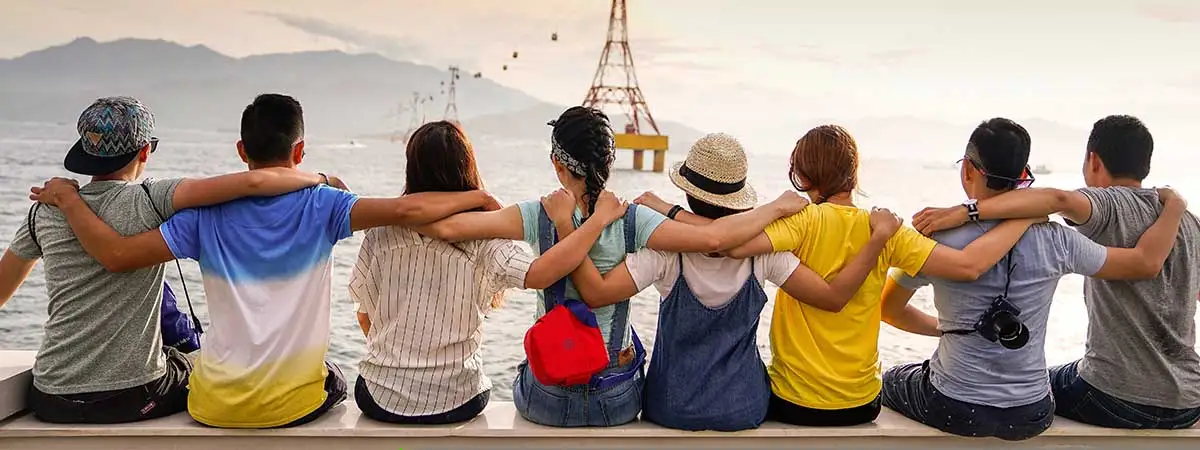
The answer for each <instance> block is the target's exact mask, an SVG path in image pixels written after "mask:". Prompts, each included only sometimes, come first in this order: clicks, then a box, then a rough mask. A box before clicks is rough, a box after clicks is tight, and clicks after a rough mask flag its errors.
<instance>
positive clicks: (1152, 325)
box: [1078, 187, 1200, 409]
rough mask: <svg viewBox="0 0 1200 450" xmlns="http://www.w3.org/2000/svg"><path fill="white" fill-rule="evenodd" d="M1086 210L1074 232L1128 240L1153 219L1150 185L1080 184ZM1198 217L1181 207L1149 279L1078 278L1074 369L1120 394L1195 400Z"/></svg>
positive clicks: (1154, 400)
mask: <svg viewBox="0 0 1200 450" xmlns="http://www.w3.org/2000/svg"><path fill="white" fill-rule="evenodd" d="M1080 192H1082V193H1083V194H1084V195H1086V196H1087V197H1088V199H1090V200H1091V201H1092V216H1091V218H1089V219H1088V221H1087V222H1086V223H1083V224H1080V225H1078V230H1079V232H1081V233H1083V234H1084V235H1085V236H1087V237H1089V238H1091V239H1092V240H1094V241H1096V242H1098V243H1100V244H1103V245H1107V246H1110V247H1134V246H1136V245H1137V241H1138V238H1140V237H1141V235H1142V233H1144V232H1145V231H1146V229H1147V228H1150V225H1153V224H1154V221H1155V220H1158V215H1159V213H1160V212H1161V211H1162V206H1161V204H1160V203H1159V202H1158V193H1157V192H1155V191H1154V190H1153V189H1137V188H1128V187H1109V188H1086V189H1081V190H1080ZM1198 272H1200V222H1198V221H1197V220H1196V216H1193V215H1191V214H1185V215H1184V216H1183V220H1182V221H1181V222H1180V226H1179V236H1178V237H1177V238H1176V239H1175V247H1174V249H1172V250H1171V254H1170V255H1169V256H1168V257H1167V261H1166V263H1165V264H1163V269H1162V274H1161V275H1160V276H1159V277H1158V278H1155V279H1153V280H1144V281H1105V280H1098V279H1093V278H1089V279H1088V280H1087V282H1086V283H1085V284H1084V291H1083V293H1084V294H1083V295H1084V301H1085V302H1086V303H1087V309H1088V334H1087V336H1088V338H1087V347H1086V350H1085V351H1084V355H1083V360H1082V362H1080V364H1079V376H1080V377H1083V379H1084V380H1085V381H1087V382H1088V383H1089V384H1091V385H1092V386H1095V387H1096V389H1099V390H1101V391H1103V392H1104V393H1106V394H1109V395H1112V396H1114V397H1117V398H1120V399H1122V400H1125V401H1129V402H1134V403H1140V404H1143V405H1150V406H1158V407H1161V408H1171V409H1185V408H1195V407H1200V356H1197V355H1196V349H1195V346H1196V322H1195V320H1196V300H1197V295H1198V294H1200V273H1198Z"/></svg>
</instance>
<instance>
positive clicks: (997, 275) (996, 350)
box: [892, 221, 1108, 408]
mask: <svg viewBox="0 0 1200 450" xmlns="http://www.w3.org/2000/svg"><path fill="white" fill-rule="evenodd" d="M998 223H999V222H997V221H983V222H979V223H971V224H967V225H964V226H962V227H959V228H956V229H953V230H947V231H942V232H938V233H934V234H933V236H932V237H933V238H934V239H935V240H937V241H938V242H939V243H941V244H944V245H947V246H950V247H953V248H956V249H962V248H964V247H966V246H967V244H970V243H971V242H972V241H974V240H975V238H978V237H979V236H981V235H983V233H985V232H986V231H987V230H990V229H991V228H992V227H994V226H996V225H997V224H998ZM1011 255H1012V261H1013V262H1014V263H1015V267H1014V268H1013V272H1012V278H1011V284H1010V285H1009V289H1008V301H1009V303H1011V304H1012V305H1013V306H1016V307H1017V308H1018V309H1020V310H1021V314H1020V317H1019V318H1020V320H1021V322H1022V323H1024V324H1025V326H1026V327H1028V328H1029V333H1030V336H1029V342H1027V343H1026V344H1025V346H1024V347H1021V348H1019V349H1013V350H1010V349H1007V348H1004V346H1002V345H1000V343H999V342H991V341H989V340H987V339H985V338H984V337H983V336H980V335H979V333H976V332H971V333H969V334H944V335H942V337H941V339H940V340H938V347H937V350H935V351H934V352H933V356H932V357H930V361H929V368H930V372H931V373H930V377H929V380H930V382H931V383H932V384H933V386H934V387H935V388H937V390H938V391H940V392H941V393H942V394H944V395H946V396H947V397H950V398H953V399H956V400H959V401H963V402H967V403H974V404H977V405H988V406H995V407H998V408H1011V407H1014V406H1022V405H1028V404H1031V403H1034V402H1037V401H1039V400H1042V399H1043V398H1045V397H1046V396H1047V395H1049V394H1050V380H1049V376H1048V373H1047V372H1046V351H1045V344H1046V323H1047V321H1048V319H1049V317H1050V302H1051V301H1052V300H1053V299H1054V290H1055V288H1057V286H1058V280H1059V278H1061V277H1062V276H1063V275H1067V274H1072V273H1076V274H1080V275H1085V276H1091V275H1093V274H1095V273H1096V272H1098V271H1099V270H1100V268H1101V267H1103V266H1104V262H1105V260H1106V259H1107V258H1108V249H1106V248H1105V247H1104V246H1101V245H1099V244H1097V243H1095V242H1092V241H1091V240H1089V239H1088V238H1086V237H1084V236H1083V235H1082V234H1079V233H1077V232H1075V231H1074V230H1072V229H1069V228H1067V227H1065V226H1062V225H1059V224H1057V223H1045V224H1036V225H1033V226H1031V227H1029V231H1026V232H1025V235H1024V236H1022V237H1021V240H1020V241H1018V242H1017V245H1016V246H1015V247H1013V251H1012V254H1011ZM1008 266H1009V259H1008V257H1005V258H1003V259H1001V260H1000V262H999V263H998V264H996V265H995V266H993V267H992V268H991V269H990V270H988V271H987V272H985V273H984V274H983V275H982V276H981V277H979V279H978V280H976V281H974V282H955V281H948V280H942V279H939V278H932V277H926V276H923V275H918V276H917V277H909V276H908V275H905V274H903V273H898V272H893V273H892V278H893V279H895V280H896V282H897V283H898V284H899V285H900V286H903V287H905V288H907V289H917V288H920V287H922V286H927V285H930V284H932V285H933V303H934V306H936V307H937V312H938V328H939V329H940V330H942V331H950V330H974V326H975V322H976V321H978V320H979V317H980V316H981V315H982V314H983V313H984V312H985V311H987V309H988V308H989V307H990V306H991V304H992V301H993V300H995V298H996V297H997V296H999V295H1000V294H1003V293H1004V284H1005V281H1006V280H1007V277H1006V273H1007V271H1008Z"/></svg>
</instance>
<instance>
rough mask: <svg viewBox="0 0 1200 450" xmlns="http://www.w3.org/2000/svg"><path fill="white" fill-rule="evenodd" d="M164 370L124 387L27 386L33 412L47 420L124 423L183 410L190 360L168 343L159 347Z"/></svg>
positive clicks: (52, 421)
mask: <svg viewBox="0 0 1200 450" xmlns="http://www.w3.org/2000/svg"><path fill="white" fill-rule="evenodd" d="M163 352H164V353H165V354H166V357H167V373H166V374H165V375H163V376H162V377H161V378H159V379H157V380H154V381H151V382H149V383H146V384H143V385H141V386H135V387H131V388H126V389H118V390H113V391H103V392H88V393H83V394H67V395H53V394H47V393H44V392H42V391H39V390H38V389H37V388H36V387H33V386H32V385H31V386H30V387H29V408H30V409H31V410H33V416H34V417H36V418H37V419H38V420H41V421H43V422H51V423H97V424H112V423H127V422H137V421H140V420H149V419H157V418H159V417H166V416H169V415H172V414H175V413H179V412H183V411H187V398H188V376H190V375H191V373H192V362H191V361H190V360H188V359H187V357H185V356H184V355H183V353H180V352H179V350H176V349H174V348H171V347H163Z"/></svg>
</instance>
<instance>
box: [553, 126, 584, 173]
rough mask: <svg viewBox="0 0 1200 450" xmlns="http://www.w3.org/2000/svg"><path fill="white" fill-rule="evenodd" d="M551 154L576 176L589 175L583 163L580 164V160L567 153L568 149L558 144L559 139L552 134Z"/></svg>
mask: <svg viewBox="0 0 1200 450" xmlns="http://www.w3.org/2000/svg"><path fill="white" fill-rule="evenodd" d="M550 155H551V156H553V157H554V159H555V160H556V161H558V162H559V163H560V164H562V165H564V166H566V167H567V170H568V171H570V172H571V173H573V174H575V176H577V177H583V176H587V172H585V171H584V170H583V164H580V163H579V160H577V159H575V157H573V156H571V154H570V153H567V151H566V150H564V149H563V148H562V146H561V145H559V144H558V140H557V139H554V136H550Z"/></svg>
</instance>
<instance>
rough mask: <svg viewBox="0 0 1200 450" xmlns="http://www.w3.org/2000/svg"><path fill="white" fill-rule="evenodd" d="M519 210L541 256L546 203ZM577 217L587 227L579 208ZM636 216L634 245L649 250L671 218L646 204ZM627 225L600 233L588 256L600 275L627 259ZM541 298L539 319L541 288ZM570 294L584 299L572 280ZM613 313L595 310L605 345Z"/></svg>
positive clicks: (539, 308)
mask: <svg viewBox="0 0 1200 450" xmlns="http://www.w3.org/2000/svg"><path fill="white" fill-rule="evenodd" d="M517 207H518V208H520V210H521V221H522V226H523V227H524V229H525V242H526V243H528V244H529V245H530V246H531V247H533V251H534V252H535V253H536V254H539V255H540V254H541V252H540V251H539V250H540V249H539V248H538V231H539V230H538V223H539V221H538V215H539V214H540V211H541V209H542V202H541V201H538V200H528V201H524V202H521V203H517ZM574 217H575V226H576V227H578V226H580V225H582V224H583V213H582V211H580V210H579V209H578V208H576V209H575V216H574ZM634 217H636V220H637V236H636V237H635V239H634V242H635V244H636V246H637V250H641V249H642V248H645V247H646V242H647V241H649V240H650V235H651V234H654V230H655V229H657V228H658V226H659V225H662V223H663V221H665V220H667V217H666V216H664V215H662V214H659V213H658V212H656V211H654V210H653V209H650V208H647V207H645V206H642V205H637V210H636V212H635V213H634ZM624 224H625V219H624V218H622V219H621V220H618V221H616V222H613V223H611V224H609V225H608V227H607V228H605V229H604V231H603V232H601V233H600V238H599V239H597V240H596V244H595V245H593V246H592V249H591V250H590V251H589V252H588V256H589V257H590V258H591V259H592V263H594V264H595V265H596V269H598V270H600V273H602V274H604V273H608V271H609V270H612V268H613V267H616V265H617V264H620V263H621V261H624V260H625V225H624ZM537 295H538V302H537V314H536V315H535V319H536V318H538V317H542V315H543V314H546V308H545V304H544V299H543V297H544V294H543V292H542V290H540V289H539V290H538V291H537ZM566 295H567V297H568V298H580V296H579V291H576V290H575V285H574V284H572V283H571V281H570V280H567V290H566ZM613 310H614V307H613V305H608V306H605V307H602V308H596V309H593V310H592V312H593V313H595V314H596V321H597V322H598V324H599V326H600V335H601V336H603V337H604V342H605V343H606V344H607V343H608V342H609V337H608V335H609V330H611V329H612V320H613V316H612V315H613ZM629 329H630V328H629V326H626V327H625V336H624V337H623V338H622V339H623V340H622V341H621V343H622V345H621V346H622V348H624V347H625V346H626V345H628V343H629V342H631V341H630V340H629Z"/></svg>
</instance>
